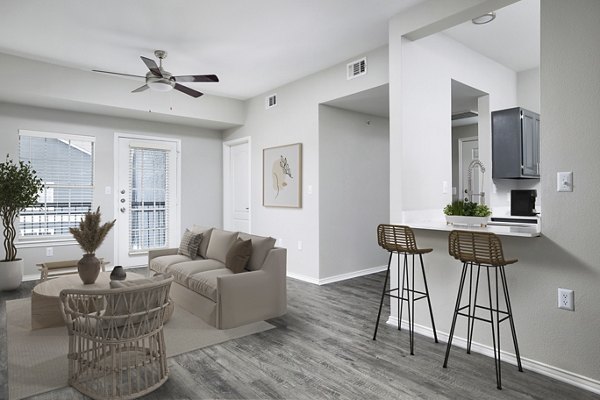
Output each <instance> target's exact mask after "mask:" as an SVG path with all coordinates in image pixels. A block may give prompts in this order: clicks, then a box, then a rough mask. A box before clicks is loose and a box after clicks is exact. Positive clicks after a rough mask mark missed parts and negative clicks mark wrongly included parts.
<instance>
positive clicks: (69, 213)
mask: <svg viewBox="0 0 600 400" xmlns="http://www.w3.org/2000/svg"><path fill="white" fill-rule="evenodd" d="M19 141H20V143H19V150H20V159H21V161H25V162H31V165H32V167H33V169H34V170H35V171H36V173H37V175H38V177H39V178H41V179H42V181H43V182H44V185H45V188H44V190H43V191H42V192H41V193H40V195H39V198H38V204H37V205H36V206H34V207H30V208H27V209H26V210H24V211H22V212H21V214H20V217H19V236H20V237H34V236H50V237H53V236H70V233H69V228H70V227H72V226H76V225H77V224H78V223H79V221H80V219H81V218H82V217H83V215H84V214H85V212H87V211H89V210H90V208H91V205H92V200H93V151H94V143H93V142H92V141H89V140H83V139H82V140H69V139H61V138H60V135H57V137H56V138H53V137H36V136H27V135H20V136H19Z"/></svg>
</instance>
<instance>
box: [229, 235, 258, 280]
mask: <svg viewBox="0 0 600 400" xmlns="http://www.w3.org/2000/svg"><path fill="white" fill-rule="evenodd" d="M251 255H252V241H250V239H248V240H242V239H240V238H237V239H236V241H235V242H234V243H233V244H232V245H231V247H230V248H229V251H228V252H227V257H226V258H225V266H226V267H227V268H229V269H230V270H231V271H233V273H234V274H239V273H240V272H242V271H244V269H245V268H246V265H247V264H248V260H249V259H250V256H251Z"/></svg>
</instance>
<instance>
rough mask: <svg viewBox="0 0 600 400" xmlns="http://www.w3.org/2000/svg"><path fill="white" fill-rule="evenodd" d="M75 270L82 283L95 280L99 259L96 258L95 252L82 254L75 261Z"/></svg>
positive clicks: (98, 268)
mask: <svg viewBox="0 0 600 400" xmlns="http://www.w3.org/2000/svg"><path fill="white" fill-rule="evenodd" d="M77 272H78V273H79V277H80V278H81V281H82V282H83V284H84V285H89V284H92V283H94V282H96V278H98V275H99V274H100V260H98V259H97V258H96V255H95V254H84V255H83V257H82V258H81V260H79V262H78V263H77Z"/></svg>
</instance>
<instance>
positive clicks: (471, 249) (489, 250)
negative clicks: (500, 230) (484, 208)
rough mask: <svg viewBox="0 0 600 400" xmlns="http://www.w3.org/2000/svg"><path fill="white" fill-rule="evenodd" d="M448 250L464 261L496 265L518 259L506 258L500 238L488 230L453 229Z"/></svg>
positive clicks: (453, 255)
mask: <svg viewBox="0 0 600 400" xmlns="http://www.w3.org/2000/svg"><path fill="white" fill-rule="evenodd" d="M448 252H449V253H450V255H451V256H452V257H454V258H455V259H457V260H460V261H462V262H474V263H477V264H486V265H491V266H494V267H497V266H500V265H507V264H512V263H514V262H516V261H517V260H505V259H504V254H503V253H502V242H501V241H500V238H498V236H496V235H495V234H493V233H488V232H473V231H452V232H450V236H448Z"/></svg>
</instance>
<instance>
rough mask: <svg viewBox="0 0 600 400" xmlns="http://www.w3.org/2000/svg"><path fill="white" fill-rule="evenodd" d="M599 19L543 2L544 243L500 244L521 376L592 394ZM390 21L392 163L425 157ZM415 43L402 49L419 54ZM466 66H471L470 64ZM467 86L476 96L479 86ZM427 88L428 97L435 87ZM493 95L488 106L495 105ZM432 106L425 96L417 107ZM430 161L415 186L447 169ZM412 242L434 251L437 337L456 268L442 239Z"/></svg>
mask: <svg viewBox="0 0 600 400" xmlns="http://www.w3.org/2000/svg"><path fill="white" fill-rule="evenodd" d="M431 4H433V2H432V3H431ZM432 6H433V5H432ZM598 15H600V2H598V1H597V0H580V1H577V2H564V1H561V0H544V1H542V2H541V19H542V20H541V43H542V47H541V54H542V57H541V68H540V70H541V85H540V86H541V107H540V111H541V115H542V127H541V129H542V137H541V158H542V164H541V172H542V176H541V183H542V184H541V195H542V196H543V198H544V209H543V212H544V215H543V224H542V236H541V237H540V238H535V239H524V238H515V237H502V242H503V244H504V253H505V255H506V256H507V257H515V258H518V260H519V262H518V263H517V264H515V265H511V266H509V267H507V270H506V272H507V278H508V284H509V287H510V294H511V300H512V306H513V311H514V315H515V324H516V330H517V335H518V339H519V346H520V350H521V355H522V357H523V358H524V360H525V368H526V369H528V368H537V369H538V370H540V371H546V373H551V374H555V375H554V376H556V377H557V378H559V379H564V380H567V381H571V382H574V383H576V384H578V385H580V386H584V387H588V388H592V389H594V390H596V391H597V392H598V391H600V369H598V360H600V347H599V346H598V343H597V342H598V332H600V313H599V308H598V304H600V291H599V290H598V282H600V267H599V264H598V260H599V259H600V248H599V247H598V245H597V237H598V234H597V230H598V226H599V225H600V216H599V214H598V213H597V212H596V209H597V205H598V203H599V201H600V191H599V189H598V188H599V187H600V175H599V174H598V172H597V171H598V170H599V169H600V161H599V159H598V152H599V150H600V135H599V134H598V127H599V126H600V113H598V111H597V105H598V103H599V102H600V80H598V79H596V77H597V71H598V70H600V48H599V47H598V46H597V38H598V37H600V25H598V24H597V17H598ZM393 22H394V21H392V24H391V26H390V71H391V72H392V73H391V75H390V102H391V104H390V106H391V109H392V110H394V109H404V110H405V111H404V112H403V113H402V114H401V115H392V116H391V118H390V141H391V151H392V157H394V153H395V152H400V151H402V155H403V157H404V156H405V155H406V153H407V152H410V151H420V150H421V148H420V147H415V146H414V144H415V142H416V141H417V140H416V139H412V140H411V139H410V138H409V139H408V140H405V139H407V136H408V135H421V134H422V132H421V131H418V130H414V129H413V130H412V131H410V130H407V129H406V128H407V127H408V128H410V127H413V128H414V127H415V126H416V123H414V121H413V124H412V125H411V120H415V119H416V117H413V115H412V114H411V113H409V112H406V110H407V109H408V108H409V105H408V104H406V103H411V101H410V98H411V95H410V93H409V92H410V90H413V89H411V88H410V87H407V86H409V85H405V86H403V85H402V84H405V83H406V80H405V79H400V78H402V76H403V73H404V71H403V61H406V62H410V60H403V58H406V57H409V56H410V54H409V53H408V52H407V51H404V47H405V46H404V44H405V43H401V39H400V37H397V36H395V35H394V33H398V32H402V30H401V27H399V26H396V25H395V24H394V23H393ZM419 42H420V41H418V42H413V43H408V45H410V46H413V47H415V46H416V45H417V44H418V43H419ZM434 59H435V58H434V56H433V55H427V56H426V58H425V59H424V60H423V61H424V62H425V64H428V61H431V60H434ZM436 60H437V61H439V59H436ZM465 64H467V65H468V64H470V62H469V61H468V60H466V61H465ZM427 69H429V67H427ZM409 73H410V71H409ZM433 79H435V78H433ZM459 80H461V81H462V82H465V81H464V80H462V79H459ZM466 83H467V82H466ZM470 85H471V86H474V87H479V88H481V87H480V86H478V85H477V84H470ZM427 88H428V89H429V90H431V87H429V86H428V87H427ZM481 89H482V90H485V88H481ZM491 93H492V94H491V95H490V101H493V98H492V96H493V92H491ZM405 94H406V95H407V96H404V95H405ZM414 100H416V99H413V101H414ZM515 100H516V95H515ZM429 104H430V103H427V98H426V97H423V98H422V99H421V100H420V101H417V103H416V104H414V107H413V108H417V107H425V106H428V105H429ZM506 105H507V106H511V105H513V104H506ZM411 106H413V105H412V104H411ZM497 106H498V107H492V108H493V109H494V108H500V107H501V106H502V104H497ZM438 108H439V110H438V111H435V110H437V109H438ZM442 108H443V107H440V105H439V104H437V102H434V103H433V105H432V107H430V110H431V111H432V112H434V111H435V113H436V115H437V114H438V113H442V112H445V111H444V110H443V109H442ZM411 109H412V108H411ZM419 116H421V115H419ZM433 118H437V117H436V116H433ZM407 119H408V121H404V120H407ZM440 157H441V156H440ZM405 161H411V159H410V157H408V158H398V159H394V158H392V160H391V164H392V167H391V176H390V179H391V181H392V182H394V181H395V180H400V179H404V175H406V171H404V173H402V174H401V173H400V172H399V171H400V170H401V169H402V168H404V169H410V166H406V163H405ZM428 161H429V164H428V168H427V169H426V170H425V171H424V173H418V175H417V179H425V180H428V179H429V177H428V175H429V173H430V171H436V170H443V169H445V168H447V162H446V160H444V159H442V158H441V159H439V160H438V159H437V158H435V157H428ZM412 171H413V173H414V172H415V171H414V170H412ZM557 171H573V172H574V181H575V191H574V192H572V193H557V192H556V191H555V185H556V183H555V182H556V172H557ZM434 174H436V173H435V172H434ZM437 180H439V177H437V175H436V181H437ZM410 182H411V181H410V180H407V184H404V185H403V187H402V188H394V187H392V190H391V192H392V193H391V203H390V204H391V209H390V213H391V218H392V221H397V220H398V218H399V217H401V213H402V210H403V206H404V205H403V204H402V203H401V201H403V202H405V203H407V204H406V205H408V206H412V205H413V204H412V203H411V202H409V201H408V199H406V198H405V196H408V195H414V193H415V191H414V190H413V185H411V184H410ZM417 193H419V192H417ZM423 195H424V193H423V192H420V193H419V196H417V197H416V198H415V199H414V201H421V200H424V201H429V202H431V201H430V200H428V199H426V198H425V197H424V196H423ZM432 195H433V192H432ZM433 197H435V198H436V199H437V197H436V196H433ZM417 240H418V241H419V245H423V246H426V247H433V248H434V252H433V253H432V254H431V255H428V256H427V258H426V263H427V265H428V268H429V271H430V272H429V274H428V280H429V282H428V283H429V288H430V291H431V296H432V301H433V310H434V313H435V317H436V325H437V327H438V331H439V332H445V333H447V332H448V331H449V328H450V322H451V316H452V313H453V304H454V301H455V298H456V297H455V296H456V290H457V285H458V281H459V271H460V265H458V264H457V263H456V262H455V261H454V260H451V259H450V257H449V256H448V255H447V234H445V233H442V232H434V231H426V230H419V231H418V232H417ZM559 287H563V288H570V289H574V290H575V311H574V312H569V311H564V310H559V309H558V308H557V306H556V303H557V288H559ZM417 307H421V308H417V310H416V317H417V320H416V323H417V324H421V325H424V326H430V323H429V321H428V314H427V310H426V308H424V307H425V306H424V305H419V306H417ZM462 320H464V318H463V319H462ZM465 328H466V322H465V321H460V322H459V324H458V325H457V331H456V332H457V336H459V337H463V338H464V336H465V335H464V331H465ZM490 336H491V335H490V333H489V328H488V327H486V326H484V325H478V327H476V330H475V337H474V341H475V342H479V343H483V344H484V345H487V346H491V338H490ZM501 336H502V338H503V342H502V349H503V350H506V351H508V352H513V349H512V345H511V343H510V340H506V339H509V338H510V330H509V329H508V326H504V327H503V328H502V335H501ZM513 368H514V367H513Z"/></svg>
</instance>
